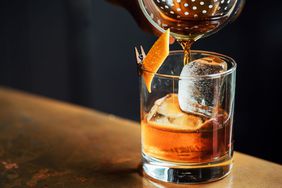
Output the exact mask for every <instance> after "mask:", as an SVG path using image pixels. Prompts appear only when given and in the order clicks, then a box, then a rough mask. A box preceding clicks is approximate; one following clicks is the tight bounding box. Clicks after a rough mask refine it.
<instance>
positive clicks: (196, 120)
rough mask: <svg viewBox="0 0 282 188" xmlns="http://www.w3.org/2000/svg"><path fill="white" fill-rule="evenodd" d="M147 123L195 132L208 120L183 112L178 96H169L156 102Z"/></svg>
mask: <svg viewBox="0 0 282 188" xmlns="http://www.w3.org/2000/svg"><path fill="white" fill-rule="evenodd" d="M147 121H148V122H149V123H150V124H154V125H155V126H159V127H161V128H164V129H170V130H178V131H181V130H183V131H195V130H198V129H200V128H201V126H202V125H203V123H204V122H205V121H206V118H205V117H202V116H198V115H193V114H187V113H185V112H183V111H181V109H180V107H179V104H178V97H177V94H168V95H166V96H165V97H163V98H161V99H158V100H156V101H155V104H154V106H153V107H152V108H151V111H150V112H149V113H148V115H147Z"/></svg>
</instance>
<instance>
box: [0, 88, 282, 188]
mask: <svg viewBox="0 0 282 188" xmlns="http://www.w3.org/2000/svg"><path fill="white" fill-rule="evenodd" d="M139 159H140V128H139V126H138V124H136V123H134V122H130V121H127V120H123V119H120V118H116V117H114V116H110V115H106V114H102V113H99V112H96V111H93V110H89V109H85V108H81V107H78V106H73V105H69V104H65V103H60V102H57V101H53V100H49V99H46V98H41V97H37V96H32V95H28V94H24V93H21V92H16V91H14V90H9V89H4V88H0V187H1V188H2V187H3V188H20V187H36V188H37V187H38V188H41V187H42V188H47V187H48V188H57V187H58V188H59V187H60V188H61V187H67V188H72V187H79V188H87V187H115V188H116V187H149V188H153V187H159V188H162V187H176V185H175V184H167V183H160V182H155V181H152V180H149V179H148V178H145V177H143V176H142V173H140V165H139V164H140V160H139ZM177 187H184V186H177ZM189 187H207V188H213V187H282V167H281V166H280V165H277V164H273V163H270V162H267V161H263V160H260V159H257V158H254V157H250V156H246V155H243V154H240V153H236V154H235V165H234V169H233V172H232V173H231V175H229V176H228V177H227V178H225V179H223V180H221V181H218V182H215V183H209V184H202V185H191V186H189Z"/></svg>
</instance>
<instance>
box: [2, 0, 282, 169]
mask: <svg viewBox="0 0 282 188" xmlns="http://www.w3.org/2000/svg"><path fill="white" fill-rule="evenodd" d="M281 7H282V1H274V0H269V1H265V0H264V1H262V0H254V1H252V0H247V3H246V6H245V9H244V11H243V13H242V15H241V16H240V17H239V19H237V20H236V21H235V22H234V23H232V24H230V25H228V26H227V27H225V28H224V29H223V30H222V31H220V32H219V33H217V34H215V35H213V36H211V37H209V38H206V39H202V40H200V41H199V42H198V44H196V45H195V46H194V47H193V48H194V49H204V50H211V51H216V52H220V53H223V54H226V55H229V56H231V57H233V58H234V59H235V60H236V61H237V63H238V72H237V89H236V107H235V111H236V113H235V125H234V128H235V149H236V150H238V151H241V152H244V153H248V154H251V155H255V156H258V157H261V158H264V159H267V160H271V161H274V162H277V163H280V164H282V157H281V154H280V153H281V152H280V149H281V144H282V141H281V140H282V136H280V135H281V133H280V132H279V130H281V126H282V123H281V120H280V119H281V118H280V117H281V116H282V114H281V111H282V110H281V96H282V90H281V86H282V84H281V82H282V79H281V76H282V72H281V70H282V16H281V15H282V13H281ZM155 39H156V38H155V37H154V36H153V35H151V34H149V33H145V32H143V31H142V30H141V29H140V28H139V27H138V25H137V24H136V23H135V21H134V19H133V18H132V17H131V15H130V14H129V13H128V12H127V11H126V10H124V9H123V8H120V7H117V6H113V5H111V4H109V3H107V2H106V1H104V0H79V1H78V0H53V1H52V0H36V1H35V0H34V1H32V0H18V1H15V0H2V1H1V2H0V85H2V86H9V87H12V88H17V89H21V90H25V91H28V92H32V93H36V94H40V95H44V96H48V97H52V98H55V99H59V100H64V101H68V102H72V103H76V104H80V105H84V106H88V107H91V108H95V109H98V110H100V111H104V112H108V113H113V114H116V115H118V116H122V117H125V118H130V119H133V120H138V118H139V117H138V114H139V101H138V95H139V93H138V77H137V74H136V65H135V58H134V53H133V47H134V46H136V45H140V44H142V45H143V46H144V47H145V49H146V50H148V49H149V47H150V46H151V45H152V43H153V41H154V40H155ZM176 47H177V48H179V47H178V46H177V45H174V48H176Z"/></svg>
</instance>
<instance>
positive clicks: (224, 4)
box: [138, 0, 244, 41]
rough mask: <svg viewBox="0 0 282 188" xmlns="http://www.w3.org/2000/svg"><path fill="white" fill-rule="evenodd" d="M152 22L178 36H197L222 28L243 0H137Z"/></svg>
mask: <svg viewBox="0 0 282 188" xmlns="http://www.w3.org/2000/svg"><path fill="white" fill-rule="evenodd" d="M138 1H139V4H140V7H141V9H142V11H143V13H144V15H145V16H146V18H147V19H148V20H149V22H150V23H151V24H152V25H153V26H154V27H155V28H157V29H158V30H159V31H161V32H163V30H164V29H167V28H170V30H171V34H172V35H173V36H174V37H175V38H176V39H178V40H185V39H192V40H194V41H195V40H197V39H199V38H201V37H203V36H208V35H210V34H212V33H214V32H216V31H218V30H219V29H221V28H222V27H223V26H224V25H225V24H226V23H228V22H229V21H230V20H233V19H235V18H236V17H237V16H238V15H239V14H240V12H241V10H242V7H243V5H244V0H138Z"/></svg>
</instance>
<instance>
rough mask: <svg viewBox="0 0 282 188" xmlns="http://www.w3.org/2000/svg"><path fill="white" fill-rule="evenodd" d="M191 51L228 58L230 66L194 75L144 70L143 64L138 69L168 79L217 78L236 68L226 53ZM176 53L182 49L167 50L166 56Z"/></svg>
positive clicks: (179, 52)
mask: <svg viewBox="0 0 282 188" xmlns="http://www.w3.org/2000/svg"><path fill="white" fill-rule="evenodd" d="M191 53H192V54H194V53H200V54H207V55H212V56H216V57H220V58H221V59H222V58H223V60H228V63H229V64H231V65H232V66H231V67H230V68H229V69H227V70H226V71H224V72H220V73H216V74H208V75H194V76H176V75H169V74H163V73H157V72H152V71H149V70H146V69H144V67H143V66H141V68H140V69H141V70H142V71H144V72H146V73H149V74H153V75H154V76H158V77H162V78H170V79H191V78H206V79H213V78H219V77H222V76H226V75H229V74H232V73H233V72H235V71H236V69H237V63H236V62H235V60H234V59H233V58H231V57H229V56H227V55H223V54H220V53H217V52H211V51H204V50H191ZM176 54H183V51H182V50H173V51H170V52H169V55H168V56H171V55H176Z"/></svg>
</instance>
